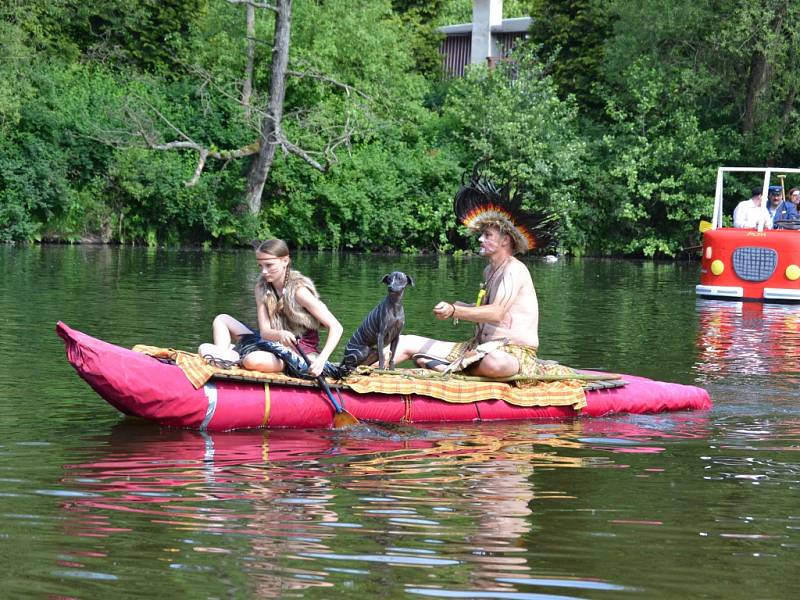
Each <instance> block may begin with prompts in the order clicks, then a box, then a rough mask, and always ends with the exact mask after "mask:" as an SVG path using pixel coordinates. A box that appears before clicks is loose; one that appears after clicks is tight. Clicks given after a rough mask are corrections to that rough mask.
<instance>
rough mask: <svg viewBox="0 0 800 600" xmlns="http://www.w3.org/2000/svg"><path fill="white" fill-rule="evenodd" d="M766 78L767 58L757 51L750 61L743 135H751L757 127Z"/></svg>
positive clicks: (743, 116) (743, 117)
mask: <svg viewBox="0 0 800 600" xmlns="http://www.w3.org/2000/svg"><path fill="white" fill-rule="evenodd" d="M766 76H767V57H766V55H765V54H764V53H763V52H761V51H760V50H755V51H754V52H753V59H752V60H751V61H750V78H749V79H748V82H747V100H745V105H744V115H742V133H743V134H745V135H747V134H748V133H751V132H752V131H753V128H754V127H755V124H756V113H757V109H758V97H759V95H760V93H761V90H762V88H763V87H764V84H765V82H766Z"/></svg>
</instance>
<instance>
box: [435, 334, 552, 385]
mask: <svg viewBox="0 0 800 600" xmlns="http://www.w3.org/2000/svg"><path fill="white" fill-rule="evenodd" d="M476 345H477V343H476V340H475V339H474V338H473V339H471V340H468V341H466V342H456V343H455V344H454V345H453V349H452V350H450V353H449V354H448V355H447V357H446V358H445V360H446V361H447V362H448V363H452V362H455V361H456V360H458V359H459V358H461V356H463V355H464V354H465V353H466V352H469V351H470V350H473V349H474V348H475V346H476ZM498 350H500V351H502V352H505V353H506V354H510V355H511V356H513V357H514V358H516V359H517V362H518V363H519V371H517V375H524V376H526V377H533V376H535V375H536V374H537V366H536V355H537V353H538V348H534V347H533V346H522V345H520V344H506V345H505V346H502V347H501V348H498Z"/></svg>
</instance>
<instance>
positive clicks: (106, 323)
mask: <svg viewBox="0 0 800 600" xmlns="http://www.w3.org/2000/svg"><path fill="white" fill-rule="evenodd" d="M528 262H529V265H530V267H531V270H532V272H533V274H534V281H535V283H536V286H537V290H538V293H539V300H540V311H541V326H540V337H541V340H542V344H541V348H540V354H541V356H542V357H543V358H548V359H554V360H557V361H559V362H562V363H564V364H568V365H571V366H575V367H582V368H594V369H602V370H607V371H613V372H623V373H631V374H636V375H643V376H648V377H653V378H657V379H663V380H669V381H676V382H681V383H694V384H697V385H702V386H704V387H706V388H707V389H708V390H709V391H710V392H711V395H712V398H713V400H714V403H715V406H714V408H713V409H712V410H710V411H708V412H696V413H674V414H661V415H639V416H619V417H614V418H607V419H596V420H589V419H578V420H574V421H561V422H559V421H554V422H530V423H501V424H497V423H486V424H470V425H458V426H453V425H450V426H446V425H428V426H408V427H395V428H386V427H363V428H356V429H354V430H351V431H243V432H231V433H225V434H213V435H205V434H201V433H198V432H191V431H179V430H170V429H165V428H160V427H158V426H156V425H153V424H149V423H142V422H139V421H135V420H131V419H129V418H124V417H122V416H121V415H120V414H119V413H117V412H116V411H115V410H114V409H113V408H112V407H111V406H109V405H108V404H106V403H105V402H104V401H103V400H102V399H101V398H100V397H99V396H97V395H96V394H95V393H94V392H93V391H92V390H91V389H89V387H88V386H87V385H86V384H85V383H83V382H82V381H81V380H80V379H79V378H78V377H77V376H76V374H75V373H74V371H73V370H72V368H71V367H70V366H69V364H68V363H67V362H66V360H65V357H64V351H63V345H62V343H61V340H60V339H59V338H58V337H57V336H56V335H55V333H54V326H55V323H56V321H58V320H63V321H65V322H66V323H67V324H69V325H70V326H72V327H75V328H77V329H80V330H82V331H85V332H87V333H90V334H92V335H94V336H97V337H101V338H103V339H106V340H108V341H110V342H113V343H116V344H119V345H122V346H132V345H133V344H136V343H149V344H153V345H159V346H171V347H176V348H182V349H189V350H191V349H193V348H194V347H196V346H197V344H198V343H200V342H201V341H206V339H207V337H208V336H209V335H210V331H209V330H210V322H211V319H212V317H213V316H214V315H215V314H216V313H218V312H229V313H232V314H234V315H237V316H239V317H240V318H242V319H245V320H249V321H251V322H252V321H254V318H255V311H254V307H253V298H252V291H251V290H252V283H253V281H254V276H255V264H254V260H253V257H252V254H251V253H250V252H245V251H229V252H197V251H179V250H174V251H173V250H169V251H167V250H154V249H138V248H136V249H132V248H108V247H71V246H33V247H0V274H1V275H2V280H0V281H1V283H0V324H2V327H0V365H2V366H0V558H1V559H2V564H3V583H2V589H3V591H2V592H0V596H2V597H8V598H28V597H34V598H49V599H54V598H58V599H62V598H81V599H83V598H109V597H114V598H126V597H131V598H132V597H165V596H166V597H176V598H332V597H336V598H371V597H381V598H409V599H411V598H418V597H427V598H501V599H506V598H507V599H544V598H626V597H647V598H674V597H691V598H726V599H732V598H792V597H797V596H798V593H800V576H799V575H798V570H800V452H798V451H800V391H799V390H800V385H798V384H800V366H799V365H800V362H798V361H800V356H799V354H800V308H799V307H796V306H780V305H762V304H741V303H731V302H717V301H701V300H697V299H696V298H695V295H694V292H693V286H694V284H695V283H696V278H697V265H696V264H692V263H653V262H632V261H611V260H571V261H563V260H562V261H559V262H557V263H554V264H548V263H544V262H542V261H539V260H534V259H531V260H529V261H528ZM294 264H295V266H296V267H298V268H299V269H300V270H302V271H303V272H305V273H307V274H309V275H310V276H312V277H313V278H314V279H315V280H316V282H317V284H318V287H319V289H320V291H321V293H322V295H323V298H324V299H325V300H326V302H327V304H328V306H329V307H330V308H331V309H332V310H333V312H334V313H335V314H336V315H337V316H338V317H339V318H340V320H341V321H342V324H343V325H344V328H345V332H346V335H347V334H348V333H349V332H352V331H353V329H354V328H355V327H356V326H357V325H358V323H359V322H360V320H361V318H362V317H363V316H364V315H365V314H366V312H368V311H369V309H370V308H371V307H372V306H373V305H374V304H375V303H377V302H378V301H379V299H380V298H381V297H382V295H383V293H384V288H383V286H382V285H381V284H380V283H379V281H380V278H381V276H382V275H383V274H385V273H387V272H389V271H392V270H396V269H400V270H404V271H406V272H408V273H410V274H411V275H412V276H413V277H414V278H415V280H416V287H414V288H413V289H411V290H409V291H408V293H407V295H406V302H405V305H406V315H407V321H408V325H407V331H409V332H417V333H423V334H427V335H432V336H438V337H443V338H449V339H461V338H465V337H467V336H468V334H469V328H468V327H467V325H466V324H461V325H460V326H459V328H457V329H454V328H453V326H452V325H451V324H450V323H440V322H435V321H434V320H433V319H432V318H431V315H430V308H431V306H432V305H433V304H434V303H435V302H436V301H438V300H439V299H448V300H452V299H456V298H461V299H465V300H466V299H470V300H471V299H473V298H474V296H475V293H476V291H477V288H476V285H477V283H478V282H479V280H480V272H481V268H482V266H483V265H482V262H481V260H480V259H478V258H463V259H455V258H452V257H448V258H438V257H422V258H420V257H375V256H361V255H355V256H354V255H332V254H327V253H326V254H317V253H301V254H298V255H296V256H295V257H294Z"/></svg>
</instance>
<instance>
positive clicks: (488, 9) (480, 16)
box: [470, 0, 503, 65]
mask: <svg viewBox="0 0 800 600" xmlns="http://www.w3.org/2000/svg"><path fill="white" fill-rule="evenodd" d="M502 22H503V0H474V1H473V3H472V52H471V54H470V62H471V63H472V64H473V65H475V64H486V59H487V58H489V57H490V56H494V55H496V48H495V46H494V40H493V39H492V27H493V26H497V25H500V24H501V23H502Z"/></svg>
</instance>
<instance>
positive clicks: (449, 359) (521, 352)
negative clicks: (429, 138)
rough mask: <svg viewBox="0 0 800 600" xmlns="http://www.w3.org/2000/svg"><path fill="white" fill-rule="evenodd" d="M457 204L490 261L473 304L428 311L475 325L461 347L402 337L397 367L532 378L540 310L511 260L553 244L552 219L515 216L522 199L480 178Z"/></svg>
mask: <svg viewBox="0 0 800 600" xmlns="http://www.w3.org/2000/svg"><path fill="white" fill-rule="evenodd" d="M480 165H481V163H478V164H476V165H475V168H474V169H473V172H472V176H471V178H470V181H469V182H468V183H467V184H463V183H462V186H461V188H460V189H459V191H458V193H457V194H456V197H455V203H454V209H455V213H456V217H457V218H458V220H459V221H460V222H461V223H462V224H464V225H465V226H466V227H468V228H469V229H471V230H472V231H474V232H476V233H478V234H479V238H478V241H479V243H480V254H481V256H483V257H484V258H486V260H487V261H488V265H487V266H486V268H485V270H484V272H483V283H482V284H481V288H480V292H479V294H478V297H477V300H476V302H474V303H467V302H461V301H454V302H449V301H442V302H439V303H438V304H436V306H434V307H433V314H434V316H435V317H436V318H437V319H440V320H446V319H452V320H453V322H454V323H457V322H458V321H459V320H464V321H471V322H473V323H475V332H474V335H473V337H472V338H471V339H470V340H468V341H466V342H447V341H441V340H434V339H430V338H427V337H422V336H418V335H403V336H400V342H399V344H398V349H397V356H396V357H395V362H396V363H399V362H401V361H403V360H406V359H409V358H413V359H414V361H415V362H416V363H417V364H418V365H419V366H423V367H427V368H432V369H435V370H439V371H441V370H459V368H460V367H457V368H455V369H454V368H453V367H454V366H456V365H461V366H463V365H466V364H468V363H469V362H470V361H468V360H465V359H468V358H469V359H472V360H474V359H478V360H476V361H475V362H471V364H470V365H469V367H468V371H469V373H470V374H472V375H479V376H484V377H494V378H500V377H510V376H514V375H523V376H525V375H529V376H530V375H534V374H535V371H536V353H537V349H538V347H539V333H538V330H539V305H538V300H537V298H536V289H535V288H534V286H533V280H532V278H531V274H530V271H529V270H528V267H526V266H525V264H524V263H522V262H521V261H520V260H518V259H517V258H516V257H515V256H514V255H515V254H522V253H524V252H526V251H528V250H532V249H534V248H542V247H545V246H547V245H548V244H549V242H550V240H551V239H552V235H551V230H552V229H554V227H555V224H556V223H555V217H554V216H553V215H544V214H534V213H525V212H523V211H521V210H520V205H521V193H520V192H521V191H520V190H517V193H516V194H514V196H513V197H511V196H510V186H509V185H507V186H504V187H503V188H502V189H500V190H498V189H497V188H496V187H495V186H494V185H493V184H492V183H491V182H490V181H488V180H487V179H486V178H485V177H484V176H483V175H482V174H480V173H479V172H478V170H479V167H480Z"/></svg>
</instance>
